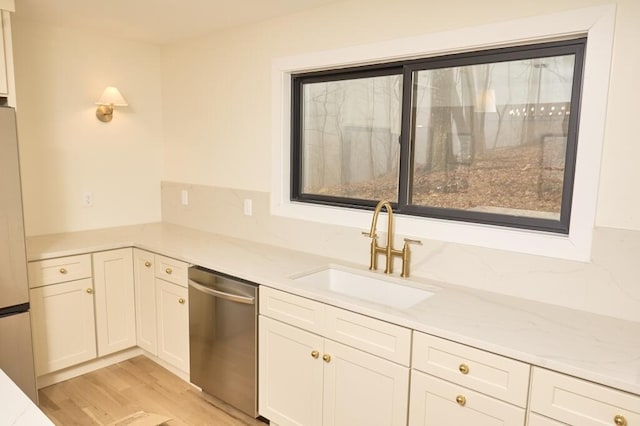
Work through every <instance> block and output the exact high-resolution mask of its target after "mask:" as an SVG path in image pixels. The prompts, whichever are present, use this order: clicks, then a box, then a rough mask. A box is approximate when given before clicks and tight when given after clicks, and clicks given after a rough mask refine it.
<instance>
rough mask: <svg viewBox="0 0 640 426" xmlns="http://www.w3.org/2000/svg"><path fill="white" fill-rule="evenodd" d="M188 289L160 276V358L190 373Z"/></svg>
mask: <svg viewBox="0 0 640 426" xmlns="http://www.w3.org/2000/svg"><path fill="white" fill-rule="evenodd" d="M187 296H188V289H186V288H185V287H181V286H179V285H176V284H172V283H170V282H167V281H164V280H161V279H157V278H156V309H157V326H158V357H159V358H160V359H162V360H163V361H166V362H168V363H169V364H171V365H173V366H174V367H176V368H178V369H180V370H182V371H184V372H185V373H189V302H188V300H187Z"/></svg>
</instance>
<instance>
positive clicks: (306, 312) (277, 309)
mask: <svg viewBox="0 0 640 426" xmlns="http://www.w3.org/2000/svg"><path fill="white" fill-rule="evenodd" d="M258 303H259V304H260V314H261V315H264V316H267V317H270V318H273V319H277V320H280V321H282V322H285V323H287V324H290V325H293V326H296V327H299V328H302V329H304V330H308V331H311V332H314V333H318V334H324V316H325V305H323V304H322V303H318V302H315V301H313V300H309V299H305V298H304V297H299V296H294V295H293V294H289V293H285V292H283V291H279V290H274V289H272V288H269V287H265V286H260V297H259V302H258Z"/></svg>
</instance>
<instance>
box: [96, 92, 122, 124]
mask: <svg viewBox="0 0 640 426" xmlns="http://www.w3.org/2000/svg"><path fill="white" fill-rule="evenodd" d="M96 105H99V106H98V109H96V117H98V120H100V121H102V122H103V123H108V122H109V121H111V120H112V119H113V107H117V106H128V105H129V104H128V103H127V100H126V99H125V98H124V97H123V96H122V95H121V94H120V91H119V90H118V89H116V88H115V87H112V86H109V87H107V88H106V89H104V92H102V96H100V99H99V100H98V102H96Z"/></svg>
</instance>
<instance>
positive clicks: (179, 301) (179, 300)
mask: <svg viewBox="0 0 640 426" xmlns="http://www.w3.org/2000/svg"><path fill="white" fill-rule="evenodd" d="M178 303H179V304H181V305H184V299H183V298H182V297H181V298H180V299H178Z"/></svg>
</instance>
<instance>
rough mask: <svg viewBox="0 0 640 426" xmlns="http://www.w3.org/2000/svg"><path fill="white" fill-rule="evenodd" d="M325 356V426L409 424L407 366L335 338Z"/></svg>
mask: <svg viewBox="0 0 640 426" xmlns="http://www.w3.org/2000/svg"><path fill="white" fill-rule="evenodd" d="M323 357H327V358H326V359H325V361H324V396H323V424H324V425H325V426H357V425H362V426H373V425H380V426H383V425H385V426H393V425H405V424H407V407H408V403H409V401H408V400H409V369H408V368H407V367H403V366H401V365H398V364H395V363H393V362H391V361H387V360H385V359H382V358H379V357H377V356H374V355H370V354H367V353H365V352H362V351H360V350H357V349H354V348H351V347H349V346H345V345H343V344H340V343H337V342H334V341H332V340H325V344H324V354H323ZM329 357H330V358H329ZM323 359H324V358H323Z"/></svg>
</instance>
